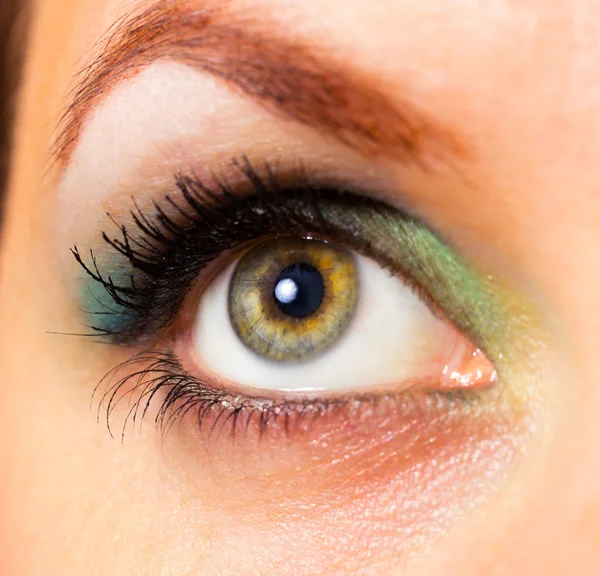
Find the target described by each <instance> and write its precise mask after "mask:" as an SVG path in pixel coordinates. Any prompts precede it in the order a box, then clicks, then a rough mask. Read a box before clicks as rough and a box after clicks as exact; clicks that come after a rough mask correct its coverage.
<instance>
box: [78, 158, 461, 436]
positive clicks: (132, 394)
mask: <svg viewBox="0 0 600 576" xmlns="http://www.w3.org/2000/svg"><path fill="white" fill-rule="evenodd" d="M232 165H233V166H234V167H235V168H236V169H237V170H238V171H239V172H240V174H241V175H242V177H243V178H242V184H241V185H237V186H233V185H231V184H229V183H228V182H227V180H226V179H225V178H220V179H219V178H215V179H214V180H215V182H216V184H215V187H214V188H210V187H209V186H207V185H205V184H204V183H203V182H202V181H201V180H199V179H198V178H195V177H188V176H182V175H179V176H177V178H176V183H177V187H178V189H179V191H180V192H181V196H182V198H183V202H182V203H178V202H176V201H175V200H173V198H172V197H171V196H168V195H167V196H166V197H165V199H164V202H165V204H164V206H161V205H159V204H158V203H157V202H154V203H153V211H154V214H153V216H152V217H148V216H146V215H145V213H144V211H143V210H142V209H141V208H140V207H139V205H137V204H135V202H134V206H135V208H134V210H132V211H131V213H130V216H131V219H132V222H133V225H134V226H135V228H136V229H137V230H138V233H136V234H135V235H132V234H131V233H130V232H129V230H128V228H127V227H126V226H125V225H122V224H119V222H118V221H117V220H116V219H114V218H112V217H111V215H110V214H108V216H109V218H110V219H111V220H112V222H113V223H114V225H115V226H116V227H117V228H118V231H119V235H118V236H116V237H114V236H110V235H109V234H107V233H106V232H104V233H103V234H102V238H103V240H104V242H105V243H106V244H107V245H108V246H110V247H111V248H112V249H113V250H114V251H115V252H116V253H117V254H119V255H120V256H121V257H124V258H125V259H126V260H127V261H128V262H129V266H130V267H131V268H132V269H133V270H135V271H137V272H136V274H133V273H132V274H130V275H129V278H128V281H126V283H121V284H119V283H117V282H115V280H114V278H113V277H112V276H111V275H105V274H103V273H102V272H101V270H100V266H99V264H98V262H97V260H96V258H95V256H94V253H93V251H90V256H89V257H90V261H91V265H88V264H86V262H85V261H84V259H83V257H82V254H81V252H80V250H79V249H78V248H77V246H75V247H74V248H73V249H72V252H73V255H74V257H75V259H76V260H77V262H78V263H79V264H80V266H81V267H82V268H83V269H84V270H85V272H86V274H87V275H88V276H90V277H91V278H92V280H93V281H94V282H95V283H98V284H99V285H100V286H102V287H103V289H104V290H105V291H106V293H107V294H108V295H109V296H110V299H111V301H112V303H114V304H115V305H116V306H117V307H119V308H121V309H122V311H117V310H113V309H112V307H111V306H109V305H107V304H105V303H102V302H99V301H98V303H99V304H101V306H102V308H103V310H102V311H95V312H88V313H89V314H91V315H105V314H106V315H111V316H114V315H119V314H121V315H124V317H125V318H124V320H125V322H124V323H123V327H121V328H119V329H116V330H113V329H109V328H106V327H101V326H94V325H91V326H89V328H90V329H91V331H92V333H91V334H90V335H95V336H100V337H103V338H107V339H108V341H109V342H110V343H113V344H120V345H131V344H140V343H144V342H149V341H150V340H151V339H152V338H154V337H155V336H156V334H157V333H159V332H162V333H165V332H166V331H167V330H168V328H169V327H170V326H171V324H172V322H173V321H174V319H175V318H176V317H177V312H178V311H179V310H180V307H181V305H182V303H183V301H184V299H185V297H186V295H187V294H188V292H189V291H190V289H191V288H192V287H193V286H194V285H195V282H196V280H197V278H198V276H199V275H200V274H201V272H202V271H203V270H204V269H205V268H206V267H207V266H208V265H209V264H210V263H211V262H212V261H213V260H215V259H216V258H217V257H219V256H220V255H221V254H223V253H224V252H226V251H228V250H232V249H234V248H236V247H238V246H240V245H243V244H245V243H248V242H252V241H256V240H258V239H259V238H262V237H265V236H276V235H277V234H286V235H307V234H314V235H322V236H323V237H324V238H326V239H328V240H330V241H334V242H338V243H345V244H347V245H348V246H350V247H351V248H352V249H355V250H360V251H362V252H363V253H365V254H366V255H368V256H374V257H375V258H376V259H377V260H378V261H379V262H380V264H381V265H383V266H384V267H387V268H389V269H390V271H391V272H392V273H396V274H398V273H400V274H401V275H402V271H399V270H397V269H395V267H394V264H393V263H392V262H386V258H385V255H384V254H374V250H373V248H372V247H371V246H370V245H369V243H368V242H366V241H364V240H362V239H361V238H359V237H357V236H353V237H347V236H346V235H344V234H341V233H340V231H338V230H336V229H335V228H334V227H333V226H331V225H329V224H328V222H327V221H326V220H325V218H323V217H322V214H321V209H320V206H321V204H322V203H323V202H324V201H329V202H334V203H336V204H339V205H349V204H350V205H357V204H362V205H363V206H364V205H365V204H367V205H369V208H370V209H371V210H374V211H376V210H377V209H378V207H379V206H381V205H380V204H379V203H378V202H376V201H374V200H370V199H368V198H366V197H364V196H362V195H357V194H353V193H351V192H347V191H342V190H340V189H336V188H335V187H332V186H321V185H318V184H317V183H315V182H313V181H311V179H310V178H309V177H308V175H307V174H306V172H305V171H304V169H303V168H302V167H299V168H298V169H297V170H296V171H295V173H293V174H287V175H286V178H285V179H281V178H280V177H276V175H275V173H274V171H273V169H272V168H271V167H270V166H269V165H268V164H265V165H264V175H261V174H259V172H258V171H257V170H255V168H254V167H253V166H252V164H251V163H250V161H249V160H248V159H247V158H246V157H242V158H241V160H236V159H234V160H232ZM288 182H291V183H292V184H286V183H288ZM240 188H241V189H242V191H243V192H244V193H243V194H240ZM404 218H406V219H407V220H408V219H409V217H408V216H406V215H404ZM403 280H404V281H405V282H406V283H408V284H411V285H412V288H413V289H414V290H415V292H416V293H417V294H418V295H419V296H420V297H422V298H423V299H424V300H425V301H426V303H427V304H428V305H429V306H430V308H431V309H432V310H433V311H434V312H435V304H434V301H433V299H432V298H430V297H429V295H428V294H427V293H426V291H425V290H424V289H423V288H422V287H421V286H420V285H418V284H417V283H415V282H414V281H412V282H411V278H410V277H407V276H406V275H403ZM165 339H166V340H167V341H168V338H165ZM122 371H126V372H127V373H126V374H125V376H120V374H121V373H122ZM107 381H109V382H112V383H111V384H110V386H109V388H108V390H107V391H106V392H105V393H104V394H103V395H102V397H101V399H100V402H99V412H98V418H100V414H101V411H102V409H103V408H104V409H105V411H106V421H107V426H108V428H109V430H110V428H111V427H110V417H111V414H112V413H113V411H114V408H115V407H116V405H117V404H119V403H120V402H121V401H123V400H125V399H126V398H129V399H133V403H132V404H131V408H130V410H129V412H128V414H127V417H126V419H125V422H124V424H123V434H124V432H125V429H126V427H127V425H128V422H132V424H133V425H135V422H136V421H137V420H138V418H139V419H140V420H142V421H143V419H144V417H145V416H146V415H147V414H148V412H149V410H150V404H151V402H152V400H153V399H154V398H155V397H156V396H157V394H158V393H159V391H164V390H166V393H165V395H164V398H163V400H162V403H161V405H160V407H159V408H158V412H157V414H156V422H157V424H159V426H160V427H161V428H162V430H163V434H165V433H166V432H167V431H168V430H170V429H171V427H172V425H173V424H174V423H175V422H177V421H180V419H181V418H182V417H183V416H184V415H185V414H187V413H189V412H190V411H193V410H194V411H196V415H197V421H198V426H199V427H200V429H205V430H206V428H207V422H208V418H209V416H210V418H211V421H212V423H211V424H210V426H208V427H209V431H210V434H212V433H213V432H214V431H216V430H217V429H218V431H219V432H221V431H223V430H225V428H226V426H227V424H230V433H231V435H232V436H235V435H236V431H237V430H238V429H240V428H242V429H245V430H246V431H247V430H248V429H249V428H250V427H251V426H252V422H255V423H256V424H257V425H258V432H259V434H260V435H261V436H262V435H263V433H264V432H265V430H266V429H267V428H268V427H269V428H273V427H274V426H275V425H280V426H281V428H282V431H283V432H284V433H285V434H286V435H289V432H290V429H291V428H293V427H295V426H297V425H299V422H300V421H301V420H302V419H304V421H307V420H306V418H305V417H306V415H308V414H310V415H311V416H319V417H323V416H325V415H326V414H330V413H332V411H335V410H336V409H344V410H347V408H348V406H353V407H354V408H353V413H354V415H356V416H359V415H360V412H361V411H362V410H363V409H365V407H369V408H370V409H372V408H373V407H375V406H377V405H380V404H382V403H383V404H385V403H387V404H390V403H392V404H393V403H397V402H400V400H399V399H398V398H396V397H395V396H393V395H379V396H377V395H374V396H365V395H347V396H340V397H337V398H330V399H327V400H318V399H306V400H297V399H294V400H292V401H289V400H287V399H282V400H273V399H263V398H258V397H256V398H251V397H245V398H240V397H237V396H234V395H232V394H230V393H228V392H224V391H222V390H219V389H216V388H214V387H212V386H211V385H210V384H208V383H207V382H204V381H201V380H199V379H198V378H196V377H194V376H193V375H191V374H189V373H188V372H187V371H186V370H185V369H184V367H183V366H182V364H181V362H180V361H179V359H178V357H177V355H176V353H175V352H174V350H173V344H172V343H171V344H166V345H165V346H164V347H162V348H160V349H157V348H154V347H152V346H151V345H150V344H149V345H148V349H147V350H146V351H145V352H141V353H138V354H136V355H134V356H133V357H132V358H130V359H129V360H126V361H125V362H123V363H122V364H120V365H119V366H117V367H116V368H114V369H113V370H111V371H110V372H109V373H108V374H107V375H106V376H105V377H104V378H103V380H102V381H101V382H100V384H99V385H98V387H97V388H96V390H95V391H94V395H96V394H97V391H98V389H99V387H100V386H101V385H103V384H105V383H106V382H107ZM402 396H403V397H402V399H401V402H402V403H403V407H404V409H406V407H407V406H408V405H409V404H412V409H413V410H420V409H424V405H423V403H427V404H428V405H429V404H430V403H431V402H436V403H437V406H438V407H441V406H446V407H449V406H451V405H454V404H455V403H456V402H457V401H461V400H462V401H463V402H466V401H468V399H469V398H470V397H471V396H472V395H471V394H470V393H468V392H461V393H452V394H448V393H441V392H425V393H423V392H410V391H409V392H406V393H404V394H403V395H402ZM309 420H312V418H311V419H309ZM111 433H112V432H111Z"/></svg>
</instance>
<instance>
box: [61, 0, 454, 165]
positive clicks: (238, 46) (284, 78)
mask: <svg viewBox="0 0 600 576" xmlns="http://www.w3.org/2000/svg"><path fill="white" fill-rule="evenodd" d="M228 7H229V5H228V4H226V5H220V6H219V7H217V8H205V9H198V2H192V1H189V0H159V1H158V2H156V3H153V4H152V5H150V6H149V7H147V8H146V9H144V10H143V11H140V12H138V13H135V14H132V15H129V16H125V17H124V18H122V19H121V20H119V21H118V22H117V23H115V24H114V26H113V27H112V28H111V29H110V30H109V32H108V34H107V36H106V38H105V39H104V41H103V42H101V48H100V50H99V52H98V54H99V55H98V56H97V57H96V59H95V60H93V61H92V63H91V64H89V65H88V66H86V68H85V69H84V70H83V71H82V72H81V73H80V75H79V78H78V82H77V84H76V85H75V87H74V89H73V90H72V92H71V95H70V101H69V103H68V106H67V108H66V110H65V112H64V114H63V115H62V118H61V121H60V124H59V131H58V137H57V140H56V143H55V147H54V152H55V154H56V156H57V158H58V159H59V161H61V162H63V163H67V162H68V160H69V158H70V155H71V153H72V150H73V148H74V146H75V144H76V143H77V139H78V137H79V134H80V133H81V129H82V126H83V124H84V122H85V119H86V118H87V116H88V115H89V114H90V112H91V110H93V108H94V107H95V106H96V105H97V104H98V103H99V102H100V101H101V100H102V99H103V98H104V97H105V96H106V95H107V94H108V93H109V92H110V91H111V90H112V89H113V88H114V87H115V85H116V84H118V83H119V82H121V81H122V80H124V79H127V78H131V77H132V76H134V75H135V74H136V73H137V72H139V71H141V70H142V69H143V68H145V67H147V66H148V65H149V64H151V63H152V62H154V61H155V60H158V59H170V60H173V61H176V62H181V63H184V64H187V65H189V66H191V67H192V68H195V69H197V70H200V71H203V72H205V73H208V74H212V75H213V76H216V77H219V78H221V79H222V80H223V81H224V82H226V83H227V84H228V85H230V86H232V87H233V88H236V89H237V90H238V91H241V92H242V93H243V94H245V95H247V96H250V97H251V98H253V99H255V100H256V101H257V102H259V103H260V104H261V105H263V106H264V107H266V108H267V109H269V110H270V111H271V112H273V113H276V114H279V115H281V116H283V117H286V118H288V119H292V120H294V121H296V122H300V123H302V124H305V125H308V126H310V127H313V128H315V129H317V130H319V131H321V132H323V133H324V134H326V135H329V136H331V137H333V138H335V139H336V140H337V141H340V142H342V143H344V144H346V145H348V146H350V147H351V148H354V149H356V150H358V151H360V152H361V153H363V154H367V155H385V156H393V157H394V158H397V159H400V160H401V161H403V162H405V163H410V164H416V165H419V166H421V167H427V166H428V165H429V164H430V162H431V160H433V159H435V160H443V161H447V159H448V158H450V157H454V158H458V157H465V156H466V146H465V144H464V142H462V141H461V139H459V137H458V135H457V134H455V133H454V132H453V131H452V130H451V129H450V128H449V127H447V126H445V125H444V124H443V123H441V122H440V121H439V120H438V119H437V118H435V117H433V116H430V115H428V114H426V113H425V112H424V111H422V110H420V109H418V107H417V106H415V105H414V104H413V103H411V102H410V101H409V100H408V99H403V98H402V97H400V96H399V95H398V94H397V93H395V94H394V98H393V99H392V97H391V95H387V94H386V93H385V92H383V91H381V90H379V89H378V88H377V87H376V86H377V85H378V84H382V83H383V82H381V81H380V79H378V78H377V77H376V76H375V75H368V74H367V73H366V72H363V71H361V70H360V69H354V68H350V67H349V66H347V65H343V64H342V63H340V62H337V61H335V60H334V59H333V58H332V57H331V56H329V55H328V54H327V50H326V49H325V48H323V47H318V46H314V45H313V46H309V45H306V44H301V43H296V42H294V41H292V40H290V39H286V38H285V37H283V36H282V35H277V34H276V33H272V34H268V33H267V31H266V30H265V24H264V23H263V22H261V23H260V25H259V24H257V23H256V22H254V21H252V20H251V19H248V18H240V17H239V16H238V17H236V15H235V14H234V13H233V12H232V11H230V10H229V9H228Z"/></svg>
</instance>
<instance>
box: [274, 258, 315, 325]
mask: <svg viewBox="0 0 600 576" xmlns="http://www.w3.org/2000/svg"><path fill="white" fill-rule="evenodd" d="M324 294H325V286H324V284H323V277H322V276H321V273H320V272H319V271H318V270H317V269H316V268H315V267H314V266H311V265H310V264H304V263H302V262H299V263H296V264H292V265H291V266H288V267H287V268H284V269H283V270H282V271H281V273H280V274H279V276H278V277H277V280H276V281H275V288H274V290H273V297H274V298H275V303H276V304H277V306H278V308H279V309H280V310H281V311H282V312H283V313H284V314H286V315H288V316H292V317H293V318H306V317H307V316H310V315H311V314H312V313H313V312H314V311H315V310H317V308H319V306H320V305H321V302H322V301H323V296H324Z"/></svg>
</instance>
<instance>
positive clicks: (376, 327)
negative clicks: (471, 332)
mask: <svg viewBox="0 0 600 576" xmlns="http://www.w3.org/2000/svg"><path fill="white" fill-rule="evenodd" d="M431 306H432V304H431V303H427V302H426V301H425V299H424V298H423V297H422V295H419V294H418V293H417V290H416V289H415V288H414V287H411V286H409V285H408V284H407V283H406V282H405V281H403V279H402V278H400V277H398V276H397V275H394V274H391V273H390V272H389V271H388V270H386V269H384V268H382V267H381V266H380V265H379V264H378V263H377V262H375V261H374V260H372V259H371V258H368V257H366V256H363V255H362V254H360V253H357V252H356V251H352V250H350V249H346V248H342V247H340V246H337V245H335V244H334V243H331V242H324V241H322V240H319V239H313V238H300V237H283V238H276V239H269V240H266V241H264V242H261V243H259V244H258V245H256V246H254V247H252V248H250V249H249V250H247V251H246V252H245V253H244V254H243V255H242V256H241V258H239V260H237V261H236V262H234V263H233V264H231V265H229V266H228V267H227V269H226V270H225V271H223V272H222V273H221V274H219V275H218V276H217V277H216V278H215V279H214V280H213V281H212V282H211V283H210V285H209V286H208V287H207V288H206V289H205V290H204V292H203V294H202V296H201V298H200V302H199V304H198V308H197V313H196V314H195V318H194V321H193V327H192V336H191V352H190V356H191V357H192V359H193V361H195V362H196V364H197V366H198V369H199V370H201V372H203V373H205V374H210V377H211V378H212V379H213V380H218V381H226V382H227V383H228V386H229V387H233V388H234V389H235V388H238V389H241V388H242V387H246V388H248V389H252V392H253V393H254V394H256V393H260V392H262V393H263V394H264V393H265V392H266V391H280V392H306V393H308V392H311V393H315V392H353V391H354V392H357V391H360V392H365V391H366V390H374V389H377V388H380V389H381V388H385V389H386V390H390V389H391V390H396V391H398V390H402V389H406V388H409V387H420V388H423V387H425V388H427V387H428V388H431V389H436V388H453V387H454V388H458V387H460V386H473V387H474V386H485V385H488V384H491V383H492V382H493V381H494V379H495V377H496V376H495V374H496V373H495V370H494V368H493V366H492V364H491V363H490V362H489V360H487V359H486V358H485V356H484V355H483V354H482V353H481V352H480V351H478V350H477V349H476V348H475V346H474V345H473V344H471V343H470V342H469V341H468V339H467V338H465V337H464V336H463V335H462V334H460V332H459V331H457V330H456V328H454V327H453V326H452V324H451V323H450V322H449V321H448V320H447V318H445V317H444V316H443V315H442V314H441V312H440V311H439V309H438V310H437V311H436V312H435V313H434V311H433V310H432V309H431Z"/></svg>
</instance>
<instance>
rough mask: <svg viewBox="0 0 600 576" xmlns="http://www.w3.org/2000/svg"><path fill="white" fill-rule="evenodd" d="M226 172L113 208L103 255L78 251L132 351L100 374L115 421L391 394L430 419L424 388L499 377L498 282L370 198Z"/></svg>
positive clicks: (116, 338)
mask: <svg viewBox="0 0 600 576" xmlns="http://www.w3.org/2000/svg"><path fill="white" fill-rule="evenodd" d="M233 166H234V167H235V168H236V169H237V170H239V171H240V172H241V175H242V178H241V179H239V178H238V179H237V182H236V185H235V186H232V185H230V184H228V183H227V182H228V181H227V179H226V178H222V179H218V178H215V180H214V182H213V183H212V184H211V185H208V184H206V183H205V182H203V181H201V180H199V179H198V178H196V177H195V176H189V177H188V176H177V177H176V188H177V190H178V193H177V195H171V194H169V195H167V196H165V198H164V199H163V201H162V202H154V203H153V204H152V205H151V207H150V208H148V207H147V206H145V207H140V206H137V205H136V206H135V208H134V209H133V210H132V211H131V213H130V215H129V216H128V217H126V219H125V220H126V222H127V223H128V224H127V225H124V224H122V223H121V222H120V218H116V217H115V216H113V215H109V219H110V221H111V222H112V225H113V226H114V225H115V224H116V226H117V228H116V233H115V231H114V229H113V231H112V232H111V231H104V232H102V235H101V237H102V242H103V244H104V249H103V250H96V251H94V250H93V249H92V250H91V253H90V256H89V258H86V257H85V254H84V253H82V252H80V251H79V249H78V248H74V249H73V254H74V256H75V258H76V260H77V261H78V262H79V264H80V265H81V266H82V268H83V270H84V272H85V275H84V277H83V278H82V284H81V286H82V289H81V293H82V308H84V310H86V312H87V314H88V317H89V319H90V326H91V328H92V331H93V333H94V334H96V335H99V336H101V337H102V338H104V339H106V340H108V342H110V343H111V344H117V345H119V346H121V347H125V349H129V348H131V349H132V350H133V351H136V352H134V353H132V355H131V358H130V360H129V361H126V362H125V363H122V364H120V365H119V366H118V367H117V368H116V369H115V370H114V371H113V372H111V373H110V374H109V375H108V377H107V378H105V379H104V381H103V382H108V383H109V387H108V391H107V392H106V393H105V395H104V396H103V401H102V402H101V405H104V406H106V407H107V411H108V413H109V414H111V413H112V411H113V407H114V405H115V403H118V402H119V401H121V400H123V399H124V398H129V401H130V402H132V403H133V407H132V408H131V409H130V410H129V415H130V416H131V415H133V416H134V417H135V415H136V414H137V413H138V412H140V413H141V414H147V413H148V408H149V403H150V402H151V401H153V400H157V401H161V398H162V404H161V405H160V407H159V408H158V416H157V419H158V420H160V421H163V422H164V421H167V422H169V424H172V423H174V422H176V421H177V420H179V419H180V418H181V417H182V416H183V414H188V413H190V412H192V413H195V414H196V416H197V424H198V425H199V426H200V427H202V425H203V422H204V421H205V420H206V419H207V418H208V419H209V421H210V420H212V421H219V419H221V418H222V416H223V415H225V416H226V417H225V418H224V420H225V421H227V422H229V421H230V422H231V423H232V426H233V428H235V426H236V425H237V424H238V423H239V422H242V421H245V422H246V424H245V427H246V429H249V427H250V426H249V421H250V420H251V419H252V418H253V417H254V415H256V414H259V416H258V418H259V423H260V426H259V429H261V430H262V428H263V427H264V426H266V425H267V423H268V422H269V421H272V419H274V418H275V417H276V416H277V415H278V414H280V413H284V414H285V415H286V420H285V426H286V428H287V424H288V417H289V416H290V415H291V414H293V413H294V412H295V411H300V410H301V411H305V410H306V407H307V406H311V410H312V409H313V408H314V407H315V406H318V407H319V408H318V412H319V413H324V412H327V410H328V409H329V407H330V406H337V407H340V406H342V405H344V404H345V403H347V404H348V406H350V405H352V406H355V407H356V406H358V407H360V406H362V405H363V404H365V402H366V404H365V405H368V404H369V403H370V402H372V401H375V400H377V399H384V398H388V397H389V398H391V399H393V400H394V402H396V400H397V401H398V402H402V401H404V400H406V401H408V400H410V401H411V402H412V401H413V400H414V401H415V402H417V405H418V406H417V405H415V406H416V407H415V410H416V412H415V414H421V413H422V414H425V413H427V410H429V408H426V407H425V406H421V404H420V402H421V400H419V398H423V399H424V400H427V398H428V395H431V398H434V397H436V396H435V395H438V394H439V393H442V392H443V393H448V392H449V393H452V392H460V393H461V394H462V393H471V392H473V393H475V391H477V390H478V389H488V388H489V389H494V388H496V386H495V384H496V380H497V373H496V370H497V367H498V366H499V365H502V364H503V362H504V350H505V348H504V347H503V342H505V341H506V340H508V339H510V336H509V335H510V334H513V333H515V331H514V330H513V329H512V328H511V327H510V322H509V318H510V314H509V313H508V312H507V306H506V304H505V299H504V296H503V291H502V288H501V286H500V285H496V284H495V283H494V278H493V277H492V276H485V275H478V274H477V273H475V272H473V271H472V270H471V269H470V268H469V267H468V266H466V265H465V264H463V263H462V262H461V261H460V259H458V258H457V257H456V256H455V255H454V253H453V252H452V251H451V250H450V249H449V248H448V247H447V246H446V245H445V244H444V243H442V242H441V241H440V240H439V239H438V238H437V237H436V235H435V234H433V233H432V232H431V231H430V230H429V229H428V228H427V227H426V226H424V225H423V224H422V223H421V222H419V221H418V220H417V219H415V218H413V217H411V216H409V215H407V214H405V213H404V212H402V211H400V210H398V209H396V208H393V207H390V206H388V205H386V204H384V203H381V202H379V201H376V200H372V199H370V198H369V195H368V193H364V192H361V191H358V192H356V191H353V190H349V189H345V188H344V187H341V186H340V185H339V183H336V184H335V185H333V186H332V185H329V184H327V183H324V182H318V181H315V180H313V179H309V178H308V177H307V175H306V172H305V171H304V169H300V170H296V171H291V172H289V173H282V174H277V175H275V173H274V172H273V171H272V170H271V169H270V168H269V167H268V165H267V166H265V170H264V171H262V172H260V171H257V170H255V169H254V167H253V166H252V165H250V163H249V162H248V161H247V160H246V159H244V160H242V161H241V162H238V161H234V163H233ZM107 247H108V250H107V249H106V248H107ZM96 253H97V254H98V256H96ZM232 258H234V259H235V261H233V262H232ZM514 310H515V315H516V316H517V317H520V315H521V312H520V311H519V309H518V308H514ZM498 335H501V336H502V338H499V337H498ZM513 342H515V343H518V339H517V338H516V337H515V338H513ZM415 393H417V395H420V396H418V398H417V396H411V394H413V395H414V394H415ZM423 395H424V396H423ZM411 398H412V400H411ZM438 398H439V396H438ZM447 400H448V401H449V402H450V404H448V407H450V406H451V405H453V402H454V401H455V400H456V401H457V400H458V396H457V397H456V398H455V397H454V396H450V397H449V399H447ZM471 400H474V401H475V400H476V399H473V398H471ZM215 411H216V412H217V413H216V416H215ZM240 414H246V416H247V418H245V419H244V418H242V417H239V415H240ZM209 416H210V418H209ZM414 417H415V418H417V419H419V418H420V417H418V416H414ZM431 417H432V414H429V416H428V418H431ZM340 418H341V419H342V420H341V421H342V422H343V421H345V420H346V418H347V414H341V415H340ZM210 426H211V429H212V427H214V424H211V425H210Z"/></svg>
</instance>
